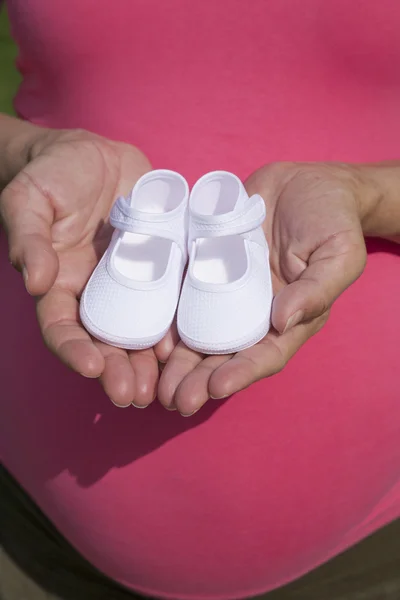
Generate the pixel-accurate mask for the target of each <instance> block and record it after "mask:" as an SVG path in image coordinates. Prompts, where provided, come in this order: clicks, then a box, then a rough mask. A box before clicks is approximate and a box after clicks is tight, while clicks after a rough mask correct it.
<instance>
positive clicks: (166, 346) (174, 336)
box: [154, 321, 179, 363]
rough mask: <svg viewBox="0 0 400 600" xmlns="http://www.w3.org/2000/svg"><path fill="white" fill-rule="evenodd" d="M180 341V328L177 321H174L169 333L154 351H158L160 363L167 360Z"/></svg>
mask: <svg viewBox="0 0 400 600" xmlns="http://www.w3.org/2000/svg"><path fill="white" fill-rule="evenodd" d="M178 342H179V334H178V328H177V326H176V322H175V321H174V322H173V323H172V325H171V327H170V329H169V330H168V333H167V335H166V336H165V337H164V338H163V339H162V340H161V342H158V344H157V345H156V346H155V347H154V352H155V353H156V356H157V359H158V360H159V361H160V363H166V362H167V360H168V359H169V357H170V355H171V353H172V351H173V349H174V348H175V346H177V344H178Z"/></svg>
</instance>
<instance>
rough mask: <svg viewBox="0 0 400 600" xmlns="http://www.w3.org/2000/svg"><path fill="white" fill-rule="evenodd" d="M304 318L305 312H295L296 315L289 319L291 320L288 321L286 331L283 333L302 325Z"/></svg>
mask: <svg viewBox="0 0 400 600" xmlns="http://www.w3.org/2000/svg"><path fill="white" fill-rule="evenodd" d="M303 318H304V310H298V311H297V312H295V313H294V315H292V316H291V317H289V319H288V320H287V322H286V325H285V329H284V330H283V331H282V333H286V331H288V330H289V329H292V327H294V326H295V325H298V324H299V323H300V321H302V320H303Z"/></svg>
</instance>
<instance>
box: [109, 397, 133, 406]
mask: <svg viewBox="0 0 400 600" xmlns="http://www.w3.org/2000/svg"><path fill="white" fill-rule="evenodd" d="M110 400H111V398H110ZM111 402H112V403H113V404H114V406H116V407H117V408H128V406H129V404H117V403H116V402H114V400H111Z"/></svg>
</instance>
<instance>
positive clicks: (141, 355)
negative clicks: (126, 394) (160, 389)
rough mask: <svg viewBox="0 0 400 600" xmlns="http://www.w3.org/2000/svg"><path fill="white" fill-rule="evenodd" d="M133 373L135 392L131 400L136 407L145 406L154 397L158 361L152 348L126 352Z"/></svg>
mask: <svg viewBox="0 0 400 600" xmlns="http://www.w3.org/2000/svg"><path fill="white" fill-rule="evenodd" d="M128 354H129V360H130V364H131V366H132V369H133V371H134V373H135V393H134V398H133V400H132V403H133V405H134V406H135V407H136V408H146V406H148V405H149V404H151V402H153V400H154V399H155V397H156V393H157V383H158V361H157V358H156V355H155V354H154V350H153V349H152V348H148V349H147V350H133V351H131V352H129V353H128Z"/></svg>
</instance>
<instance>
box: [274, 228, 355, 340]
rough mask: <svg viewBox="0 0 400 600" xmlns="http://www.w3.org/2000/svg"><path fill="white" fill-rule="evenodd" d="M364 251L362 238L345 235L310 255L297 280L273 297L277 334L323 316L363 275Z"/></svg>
mask: <svg viewBox="0 0 400 600" xmlns="http://www.w3.org/2000/svg"><path fill="white" fill-rule="evenodd" d="M365 262H366V249H365V243H364V239H363V237H362V234H361V233H360V232H358V231H354V232H351V233H349V232H345V233H344V234H338V235H336V236H333V237H331V238H329V239H328V240H327V241H326V242H325V243H324V244H323V245H322V246H320V247H319V248H318V249H317V250H315V252H313V253H312V254H311V256H310V258H309V260H308V264H307V267H306V268H305V269H304V270H303V271H302V273H301V274H300V276H299V278H298V279H297V280H296V281H294V282H293V283H290V284H289V285H287V286H285V287H284V288H283V289H282V290H281V291H280V292H279V293H278V294H277V296H276V297H275V299H274V303H273V307H272V324H273V326H274V328H275V329H276V330H277V331H278V332H279V333H284V332H285V331H288V330H289V329H291V328H292V327H294V326H295V325H298V324H299V323H301V322H307V321H311V320H312V319H315V318H317V317H320V316H321V315H323V314H324V313H326V312H327V311H328V310H329V308H330V307H331V305H332V304H333V302H334V301H335V300H336V299H337V298H338V296H340V294H342V293H343V292H344V291H345V290H346V289H347V288H348V287H349V286H350V285H351V284H352V283H353V282H354V281H355V280H356V279H357V278H358V277H359V276H360V275H361V273H362V272H363V270H364V267H365Z"/></svg>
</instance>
